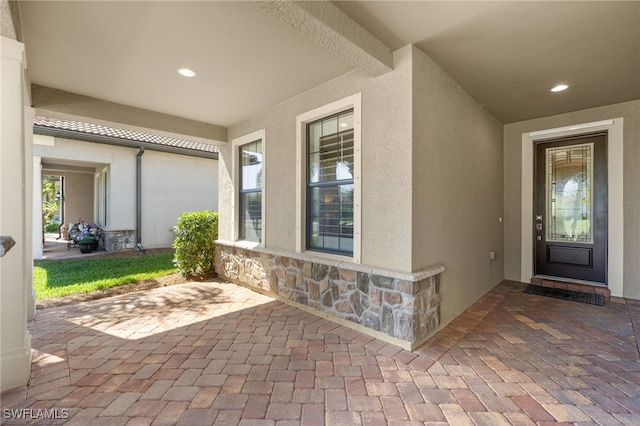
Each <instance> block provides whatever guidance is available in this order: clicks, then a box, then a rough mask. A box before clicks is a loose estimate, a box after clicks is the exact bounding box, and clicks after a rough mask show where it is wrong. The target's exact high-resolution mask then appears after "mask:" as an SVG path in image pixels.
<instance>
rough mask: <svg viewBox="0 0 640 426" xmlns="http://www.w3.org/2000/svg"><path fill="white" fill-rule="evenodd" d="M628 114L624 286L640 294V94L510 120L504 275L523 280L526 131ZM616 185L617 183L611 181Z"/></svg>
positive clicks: (635, 295)
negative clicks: (618, 101)
mask: <svg viewBox="0 0 640 426" xmlns="http://www.w3.org/2000/svg"><path fill="white" fill-rule="evenodd" d="M614 118H623V120H624V125H623V132H624V135H623V137H624V139H623V151H624V158H623V169H624V172H623V199H624V201H623V217H624V232H623V238H624V245H623V247H624V259H623V264H624V276H623V281H624V283H623V285H624V292H623V294H621V295H620V296H622V295H623V296H624V297H628V298H633V299H640V263H639V262H638V258H640V221H639V220H638V218H639V217H640V185H639V184H638V182H640V167H638V166H637V165H638V164H639V163H640V144H638V140H639V139H640V100H638V101H632V102H625V103H621V104H615V105H609V106H605V107H599V108H592V109H587V110H583V111H576V112H572V113H567V114H560V115H554V116H551V117H544V118H539V119H535V120H529V121H522V122H518V123H511V124H507V125H506V126H505V127H504V128H505V131H504V204H505V278H506V279H512V280H518V281H520V280H521V272H522V271H521V256H522V249H521V244H522V236H521V218H522V215H523V214H526V213H528V214H531V212H522V208H521V199H522V177H521V173H522V143H523V142H522V135H523V133H529V132H533V131H538V130H546V129H554V128H559V127H565V126H574V125H578V124H583V123H591V122H598V121H601V120H608V119H614ZM609 190H610V191H611V190H612V188H611V187H610V188H609Z"/></svg>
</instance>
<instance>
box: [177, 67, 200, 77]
mask: <svg viewBox="0 0 640 426" xmlns="http://www.w3.org/2000/svg"><path fill="white" fill-rule="evenodd" d="M178 74H180V75H182V76H184V77H195V76H196V73H195V71H193V70H190V69H189V68H180V69H179V70H178Z"/></svg>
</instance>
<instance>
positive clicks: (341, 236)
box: [306, 109, 354, 254]
mask: <svg viewBox="0 0 640 426" xmlns="http://www.w3.org/2000/svg"><path fill="white" fill-rule="evenodd" d="M306 133H307V137H306V141H307V191H306V192H307V209H306V211H307V220H306V223H307V229H306V235H307V244H306V245H307V248H308V249H310V250H318V251H326V252H329V253H340V254H353V169H354V168H353V109H350V110H347V111H345V112H342V113H338V114H334V115H332V116H330V117H326V118H323V119H320V120H317V121H314V122H311V123H308V124H307V132H306Z"/></svg>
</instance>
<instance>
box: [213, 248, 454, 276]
mask: <svg viewBox="0 0 640 426" xmlns="http://www.w3.org/2000/svg"><path fill="white" fill-rule="evenodd" d="M215 243H216V244H219V245H221V246H228V247H234V248H239V249H244V250H252V251H255V252H258V253H266V254H270V255H274V256H285V257H289V258H292V259H296V260H302V261H305V262H313V263H320V264H323V265H328V266H335V267H336V268H343V269H350V270H352V271H356V272H364V273H367V274H374V275H382V276H385V277H389V278H395V279H399V280H405V281H411V282H417V281H421V280H424V279H425V278H429V277H432V276H434V275H438V274H441V273H443V272H444V270H445V267H444V266H443V265H432V266H428V267H426V268H423V269H420V270H417V271H414V272H406V271H399V270H397V269H387V268H380V267H377V266H371V265H363V264H359V263H355V262H349V261H347V260H337V259H335V258H332V257H328V256H322V255H321V254H315V253H311V252H304V253H296V252H292V251H287V250H279V249H272V248H267V247H264V246H262V245H259V244H256V243H250V242H247V241H225V240H216V241H215Z"/></svg>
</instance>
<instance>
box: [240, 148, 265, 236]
mask: <svg viewBox="0 0 640 426" xmlns="http://www.w3.org/2000/svg"><path fill="white" fill-rule="evenodd" d="M239 149H240V155H239V157H240V202H239V208H240V218H239V224H240V229H239V237H240V239H241V240H247V241H255V242H262V141H261V140H257V141H254V142H250V143H248V144H244V145H242V146H240V148H239Z"/></svg>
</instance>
